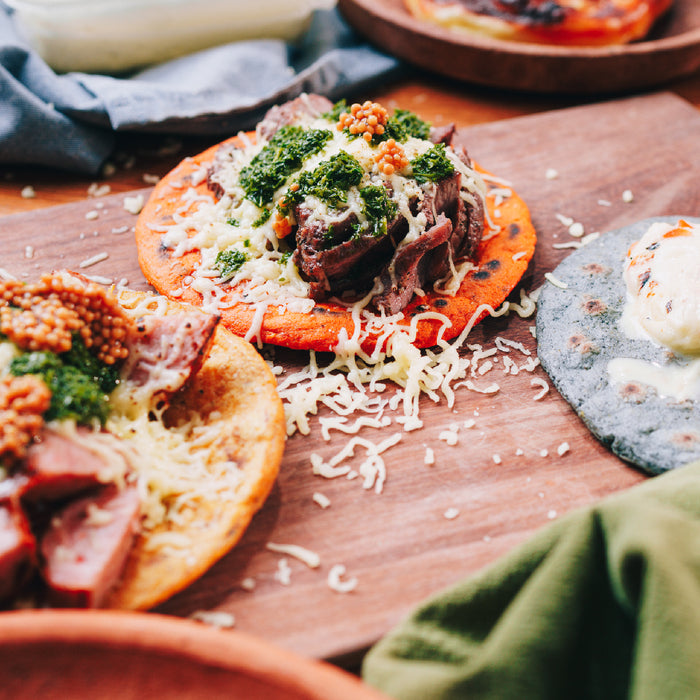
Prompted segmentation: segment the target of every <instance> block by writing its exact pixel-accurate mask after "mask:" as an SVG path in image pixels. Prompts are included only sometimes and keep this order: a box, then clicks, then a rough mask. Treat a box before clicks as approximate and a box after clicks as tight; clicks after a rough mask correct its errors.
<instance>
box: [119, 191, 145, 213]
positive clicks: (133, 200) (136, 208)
mask: <svg viewBox="0 0 700 700" xmlns="http://www.w3.org/2000/svg"><path fill="white" fill-rule="evenodd" d="M143 205H144V198H143V195H142V194H137V195H134V196H133V197H132V196H130V197H124V205H123V206H124V209H125V210H126V211H128V212H129V214H134V215H136V214H140V213H141V209H143Z"/></svg>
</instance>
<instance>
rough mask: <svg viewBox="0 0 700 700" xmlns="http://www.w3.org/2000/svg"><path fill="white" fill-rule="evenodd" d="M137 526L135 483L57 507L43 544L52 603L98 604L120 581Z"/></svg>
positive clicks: (137, 496) (137, 504) (99, 604)
mask: <svg viewBox="0 0 700 700" xmlns="http://www.w3.org/2000/svg"><path fill="white" fill-rule="evenodd" d="M138 524H139V495H138V492H137V490H136V488H135V487H125V488H123V489H119V488H117V487H116V486H106V487H103V488H102V489H101V491H100V492H99V493H98V494H97V495H93V494H91V495H89V496H85V497H84V498H80V499H79V500H76V501H73V502H72V503H70V504H69V505H68V506H66V507H65V508H64V509H63V510H61V511H59V512H58V513H57V515H56V516H55V517H54V518H53V519H52V520H51V524H50V526H49V528H48V530H47V531H46V533H45V534H44V536H43V538H42V540H41V547H40V549H41V558H42V567H41V570H42V575H43V577H44V580H45V581H46V584H47V586H48V594H47V595H48V601H49V603H50V604H51V605H55V606H60V607H80V608H96V607H100V606H101V605H102V604H103V603H104V601H105V598H106V596H107V594H108V593H109V592H110V590H111V589H112V588H113V587H114V585H115V584H116V583H117V582H118V581H119V576H120V575H121V573H122V571H123V569H124V565H125V563H126V560H127V558H128V556H129V551H130V549H131V546H132V543H133V539H134V537H135V535H136V533H137V532H138Z"/></svg>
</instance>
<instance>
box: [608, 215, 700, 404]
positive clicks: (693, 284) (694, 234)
mask: <svg viewBox="0 0 700 700" xmlns="http://www.w3.org/2000/svg"><path fill="white" fill-rule="evenodd" d="M699 266H700V228H698V227H697V226H695V225H693V224H690V223H688V222H687V221H683V220H680V221H678V222H677V223H676V224H675V225H671V224H668V223H665V222H655V223H653V224H652V225H651V226H650V227H649V229H648V230H647V232H646V233H645V234H644V235H643V236H642V238H640V239H639V240H638V241H636V242H635V243H633V244H632V245H631V246H630V249H629V251H628V253H627V258H626V261H625V267H624V272H623V276H624V280H625V284H626V288H627V300H626V303H625V306H624V309H623V314H622V318H621V327H622V330H623V332H624V333H625V335H627V337H629V338H632V339H643V340H649V341H651V342H653V343H656V344H658V345H661V346H663V347H666V348H668V349H669V350H671V351H673V353H676V354H681V355H691V356H693V355H697V354H699V353H700V277H698V275H697V269H698V267H699ZM685 360H686V361H685V362H684V363H683V364H678V363H675V362H673V363H672V362H669V363H665V364H659V363H655V362H648V361H646V360H642V359H637V358H628V357H618V358H615V359H614V360H611V361H610V362H609V363H608V376H609V377H610V380H611V381H612V382H613V383H614V384H618V385H623V384H628V383H639V384H643V385H644V386H647V387H650V388H652V389H654V390H655V391H656V393H657V394H658V395H659V396H661V397H667V398H671V399H674V400H677V401H686V400H695V399H697V398H699V397H700V358H697V359H690V358H685Z"/></svg>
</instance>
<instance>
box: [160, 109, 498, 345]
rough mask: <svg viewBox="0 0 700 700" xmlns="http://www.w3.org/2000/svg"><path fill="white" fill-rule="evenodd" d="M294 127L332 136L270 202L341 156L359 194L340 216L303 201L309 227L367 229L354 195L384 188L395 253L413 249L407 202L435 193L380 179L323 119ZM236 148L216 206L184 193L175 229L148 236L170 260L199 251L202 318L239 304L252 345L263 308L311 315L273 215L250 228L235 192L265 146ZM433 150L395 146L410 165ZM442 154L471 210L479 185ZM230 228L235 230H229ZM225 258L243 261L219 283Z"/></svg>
mask: <svg viewBox="0 0 700 700" xmlns="http://www.w3.org/2000/svg"><path fill="white" fill-rule="evenodd" d="M296 123H298V124H300V125H302V126H303V127H304V128H312V129H324V130H327V131H330V132H331V134H332V136H331V138H330V139H329V140H328V142H327V143H326V144H325V146H324V148H322V149H321V150H320V151H319V152H318V153H316V154H314V155H312V156H310V157H308V158H306V160H305V161H304V163H303V164H302V166H301V168H300V170H298V171H295V172H294V173H292V174H291V175H290V176H289V177H288V178H287V181H286V182H285V183H284V184H283V185H282V186H281V187H280V188H278V190H277V191H276V192H275V193H274V197H273V202H277V201H278V200H279V199H280V198H281V197H282V196H283V195H284V193H285V192H286V191H287V188H288V186H289V184H290V183H291V182H292V181H293V180H294V179H296V178H297V177H298V176H299V173H301V172H303V171H311V170H313V169H315V168H316V167H318V165H320V164H321V163H322V162H324V161H327V160H329V159H330V158H332V157H333V156H334V155H337V154H338V153H340V152H341V151H345V152H347V153H349V154H350V155H351V156H353V157H355V158H356V159H357V160H358V161H359V163H360V165H361V166H362V167H363V169H364V170H365V174H364V176H363V178H362V181H361V182H360V184H359V186H358V187H352V188H351V189H350V191H349V192H348V201H347V208H345V209H344V210H343V211H342V212H340V211H335V210H333V208H331V207H329V206H328V204H327V203H325V202H323V201H320V200H318V199H316V198H314V197H309V198H307V201H306V203H307V205H308V206H309V208H310V209H311V210H312V214H311V217H310V219H309V222H310V223H312V222H313V221H319V222H321V223H322V224H323V225H324V226H326V227H327V226H330V225H331V224H333V223H334V222H335V221H339V220H341V219H344V218H345V217H346V216H347V215H348V212H350V213H352V214H355V216H356V217H357V219H358V221H359V223H360V224H363V223H365V222H367V216H366V215H365V213H364V211H363V201H362V198H361V197H360V194H359V189H360V188H362V187H365V186H367V185H379V184H382V183H383V182H385V181H386V182H388V183H389V184H390V186H391V189H392V191H393V199H394V201H395V202H396V204H397V205H398V211H399V212H400V213H401V214H403V216H404V217H405V218H406V220H407V222H408V233H407V235H406V236H405V238H404V239H403V241H401V243H399V248H400V247H402V246H405V245H407V244H408V243H410V242H411V241H414V240H415V239H416V238H417V237H418V236H420V235H421V233H423V232H424V231H425V227H426V223H427V221H426V217H425V214H424V213H422V212H419V213H418V214H415V215H414V214H413V213H412V212H411V210H410V206H409V205H410V201H411V200H412V199H415V198H417V199H419V200H422V199H423V198H424V197H425V196H426V195H427V194H428V193H429V192H430V191H431V189H432V188H434V187H435V185H434V183H430V182H429V183H424V184H422V185H421V184H419V183H417V182H416V180H415V179H414V178H413V177H412V176H411V175H410V173H407V174H399V173H394V174H393V175H391V176H386V175H384V174H383V173H381V172H380V171H379V169H378V167H377V164H376V163H375V161H374V157H375V155H376V153H377V151H376V148H372V147H371V146H370V144H368V143H367V142H366V141H365V140H364V139H362V138H348V137H347V135H346V134H345V133H344V132H342V131H338V130H337V129H336V128H335V123H334V122H330V121H328V120H326V119H323V118H310V117H302V118H301V119H300V120H299V121H298V122H296ZM242 144H243V146H242V148H240V149H237V150H235V151H234V152H233V155H232V158H231V161H230V162H227V163H226V164H225V166H223V167H222V168H220V169H219V170H218V171H217V181H218V182H219V184H220V185H221V186H222V187H223V188H224V190H225V194H224V195H223V196H222V197H221V199H219V200H218V201H215V200H214V197H213V196H211V197H209V198H206V197H202V196H201V195H199V194H197V193H196V192H195V190H194V189H189V190H187V191H186V192H185V193H184V196H183V206H182V208H181V211H180V212H179V213H178V214H177V215H176V216H175V221H174V223H173V224H171V225H168V226H165V227H162V228H158V227H155V228H154V229H153V230H158V231H161V232H162V233H163V238H162V240H163V244H164V245H165V246H167V247H168V248H170V249H171V250H172V252H173V255H175V256H176V257H177V256H181V255H184V254H185V253H187V252H190V251H194V250H197V251H199V253H200V255H201V262H200V263H199V265H198V266H197V268H196V270H195V271H194V272H193V274H192V279H191V280H188V283H189V286H190V287H191V288H192V289H193V290H194V291H196V292H198V293H199V294H201V295H202V304H203V308H204V309H205V310H207V311H210V312H213V313H215V312H217V311H218V310H220V309H222V308H225V307H226V306H227V305H232V304H234V303H236V302H239V301H244V302H246V303H248V304H251V305H253V306H255V307H256V308H257V309H258V310H259V313H257V314H256V319H257V320H258V323H255V324H254V326H253V327H252V328H251V330H250V331H249V333H248V335H247V336H246V338H247V339H248V340H254V339H256V338H257V337H258V336H259V324H260V323H261V322H262V316H263V314H264V311H265V308H266V307H267V306H268V305H273V306H277V307H279V308H286V309H289V310H291V311H298V312H301V313H307V312H309V311H310V310H311V309H312V308H313V306H314V302H313V300H311V299H310V298H309V284H308V283H307V282H305V281H304V280H303V279H302V278H301V276H300V274H299V271H298V269H297V268H296V266H295V265H294V263H293V262H292V260H291V258H290V256H289V251H287V250H286V244H284V243H283V242H281V241H280V239H279V238H278V237H277V235H276V233H275V231H274V229H273V219H274V214H273V216H272V217H270V219H268V220H267V221H266V222H264V223H263V224H261V225H255V223H256V222H257V221H258V220H259V219H260V215H261V213H262V211H263V210H262V209H261V208H259V207H258V206H256V205H255V204H254V203H253V202H251V201H250V200H249V199H247V198H246V194H245V192H244V190H243V188H242V187H241V186H240V184H239V178H240V172H241V169H242V168H243V167H245V166H246V165H247V164H248V163H250V161H251V160H252V159H253V158H254V157H255V156H256V155H257V154H258V153H260V151H262V149H263V148H264V146H265V145H266V144H267V141H265V140H264V139H262V138H260V139H258V141H257V143H253V142H251V141H250V140H249V139H247V138H242ZM434 145H435V144H434V143H432V142H431V141H428V140H424V139H417V138H414V137H409V138H408V139H407V141H405V142H404V143H402V144H401V146H402V148H403V150H404V152H405V154H406V157H407V158H408V159H409V160H413V159H414V158H416V157H418V156H420V155H423V154H424V153H426V152H427V151H429V150H430V149H431V148H433V147H434ZM446 153H447V155H448V157H449V158H450V160H451V162H452V164H453V165H454V167H455V169H456V170H457V171H458V172H459V173H460V175H461V186H462V190H461V193H460V196H461V197H462V198H463V199H464V200H465V201H466V202H467V203H468V204H476V203H477V200H481V201H482V202H483V200H484V198H485V196H486V185H485V183H484V181H483V179H482V177H481V176H480V175H479V174H478V173H477V172H476V171H475V170H473V169H472V168H470V167H468V166H467V165H466V164H465V163H464V162H463V161H462V160H461V159H460V158H459V157H458V156H457V155H456V154H455V153H454V152H453V151H452V150H451V149H449V148H448V149H446ZM409 170H410V169H409ZM484 209H486V208H485V207H484ZM231 222H235V225H234V224H232V223H231ZM226 250H235V251H238V252H239V253H242V254H243V255H244V256H245V257H246V261H245V262H244V263H243V264H242V265H241V266H240V268H239V269H238V270H237V271H236V273H235V274H234V275H233V277H231V278H230V279H228V280H223V279H222V278H221V274H220V272H219V270H218V268H217V265H216V257H217V255H218V254H219V253H220V252H222V251H226ZM470 269H473V265H471V264H470V263H467V264H466V265H462V266H461V267H459V268H457V267H455V266H454V265H453V270H452V272H453V275H452V276H453V278H456V282H450V281H449V280H446V281H442V282H441V284H439V285H437V286H436V291H438V292H442V293H445V294H455V293H456V291H457V289H458V288H459V284H460V283H461V281H462V279H463V278H464V276H465V275H466V274H467V272H468V271H469V270H470ZM231 287H235V289H231Z"/></svg>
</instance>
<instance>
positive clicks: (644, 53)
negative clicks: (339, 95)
mask: <svg viewBox="0 0 700 700" xmlns="http://www.w3.org/2000/svg"><path fill="white" fill-rule="evenodd" d="M338 7H339V9H340V11H341V13H342V14H343V17H344V18H345V19H346V21H347V22H348V23H349V24H350V25H351V26H352V27H354V28H355V29H356V30H357V31H358V32H359V33H360V34H362V35H363V36H365V37H366V38H367V39H369V41H371V42H372V43H373V44H375V45H376V46H378V47H381V48H382V50H384V51H387V52H388V53H391V54H393V55H396V56H398V57H399V58H402V59H403V60H405V61H407V62H408V63H410V64H412V65H417V66H420V67H421V68H426V69H429V70H432V71H435V72H436V73H439V74H440V75H446V76H449V77H451V78H456V79H458V80H464V81H468V82H471V83H476V84H478V85H489V86H492V87H498V88H508V89H517V90H528V91H533V92H536V93H543V94H547V93H559V94H563V93H568V94H578V95H586V94H588V95H592V94H602V93H613V92H629V91H633V90H640V89H648V88H651V87H658V86H660V85H662V84H665V83H667V82H668V81H670V80H672V79H674V78H679V77H682V76H687V75H690V74H691V73H693V72H694V71H696V70H697V69H698V67H700V6H698V4H697V2H695V0H676V2H675V3H674V8H673V10H672V11H671V12H670V13H669V15H668V16H667V17H666V18H664V19H662V20H661V21H660V22H659V24H658V25H657V27H656V28H655V29H654V30H653V32H652V33H651V35H650V36H649V37H648V38H647V39H646V40H644V41H639V42H635V43H632V44H628V45H622V46H608V47H567V46H559V45H554V44H551V45H550V44H535V43H532V44H529V43H524V42H516V41H506V40H502V39H494V38H491V37H485V36H478V35H472V34H468V33H466V32H455V31H451V30H448V29H445V28H443V27H440V26H436V25H432V24H430V23H428V22H423V21H421V20H418V19H416V18H414V17H413V16H412V15H411V14H410V13H409V12H408V10H407V9H406V7H405V5H404V2H403V0H338Z"/></svg>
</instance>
